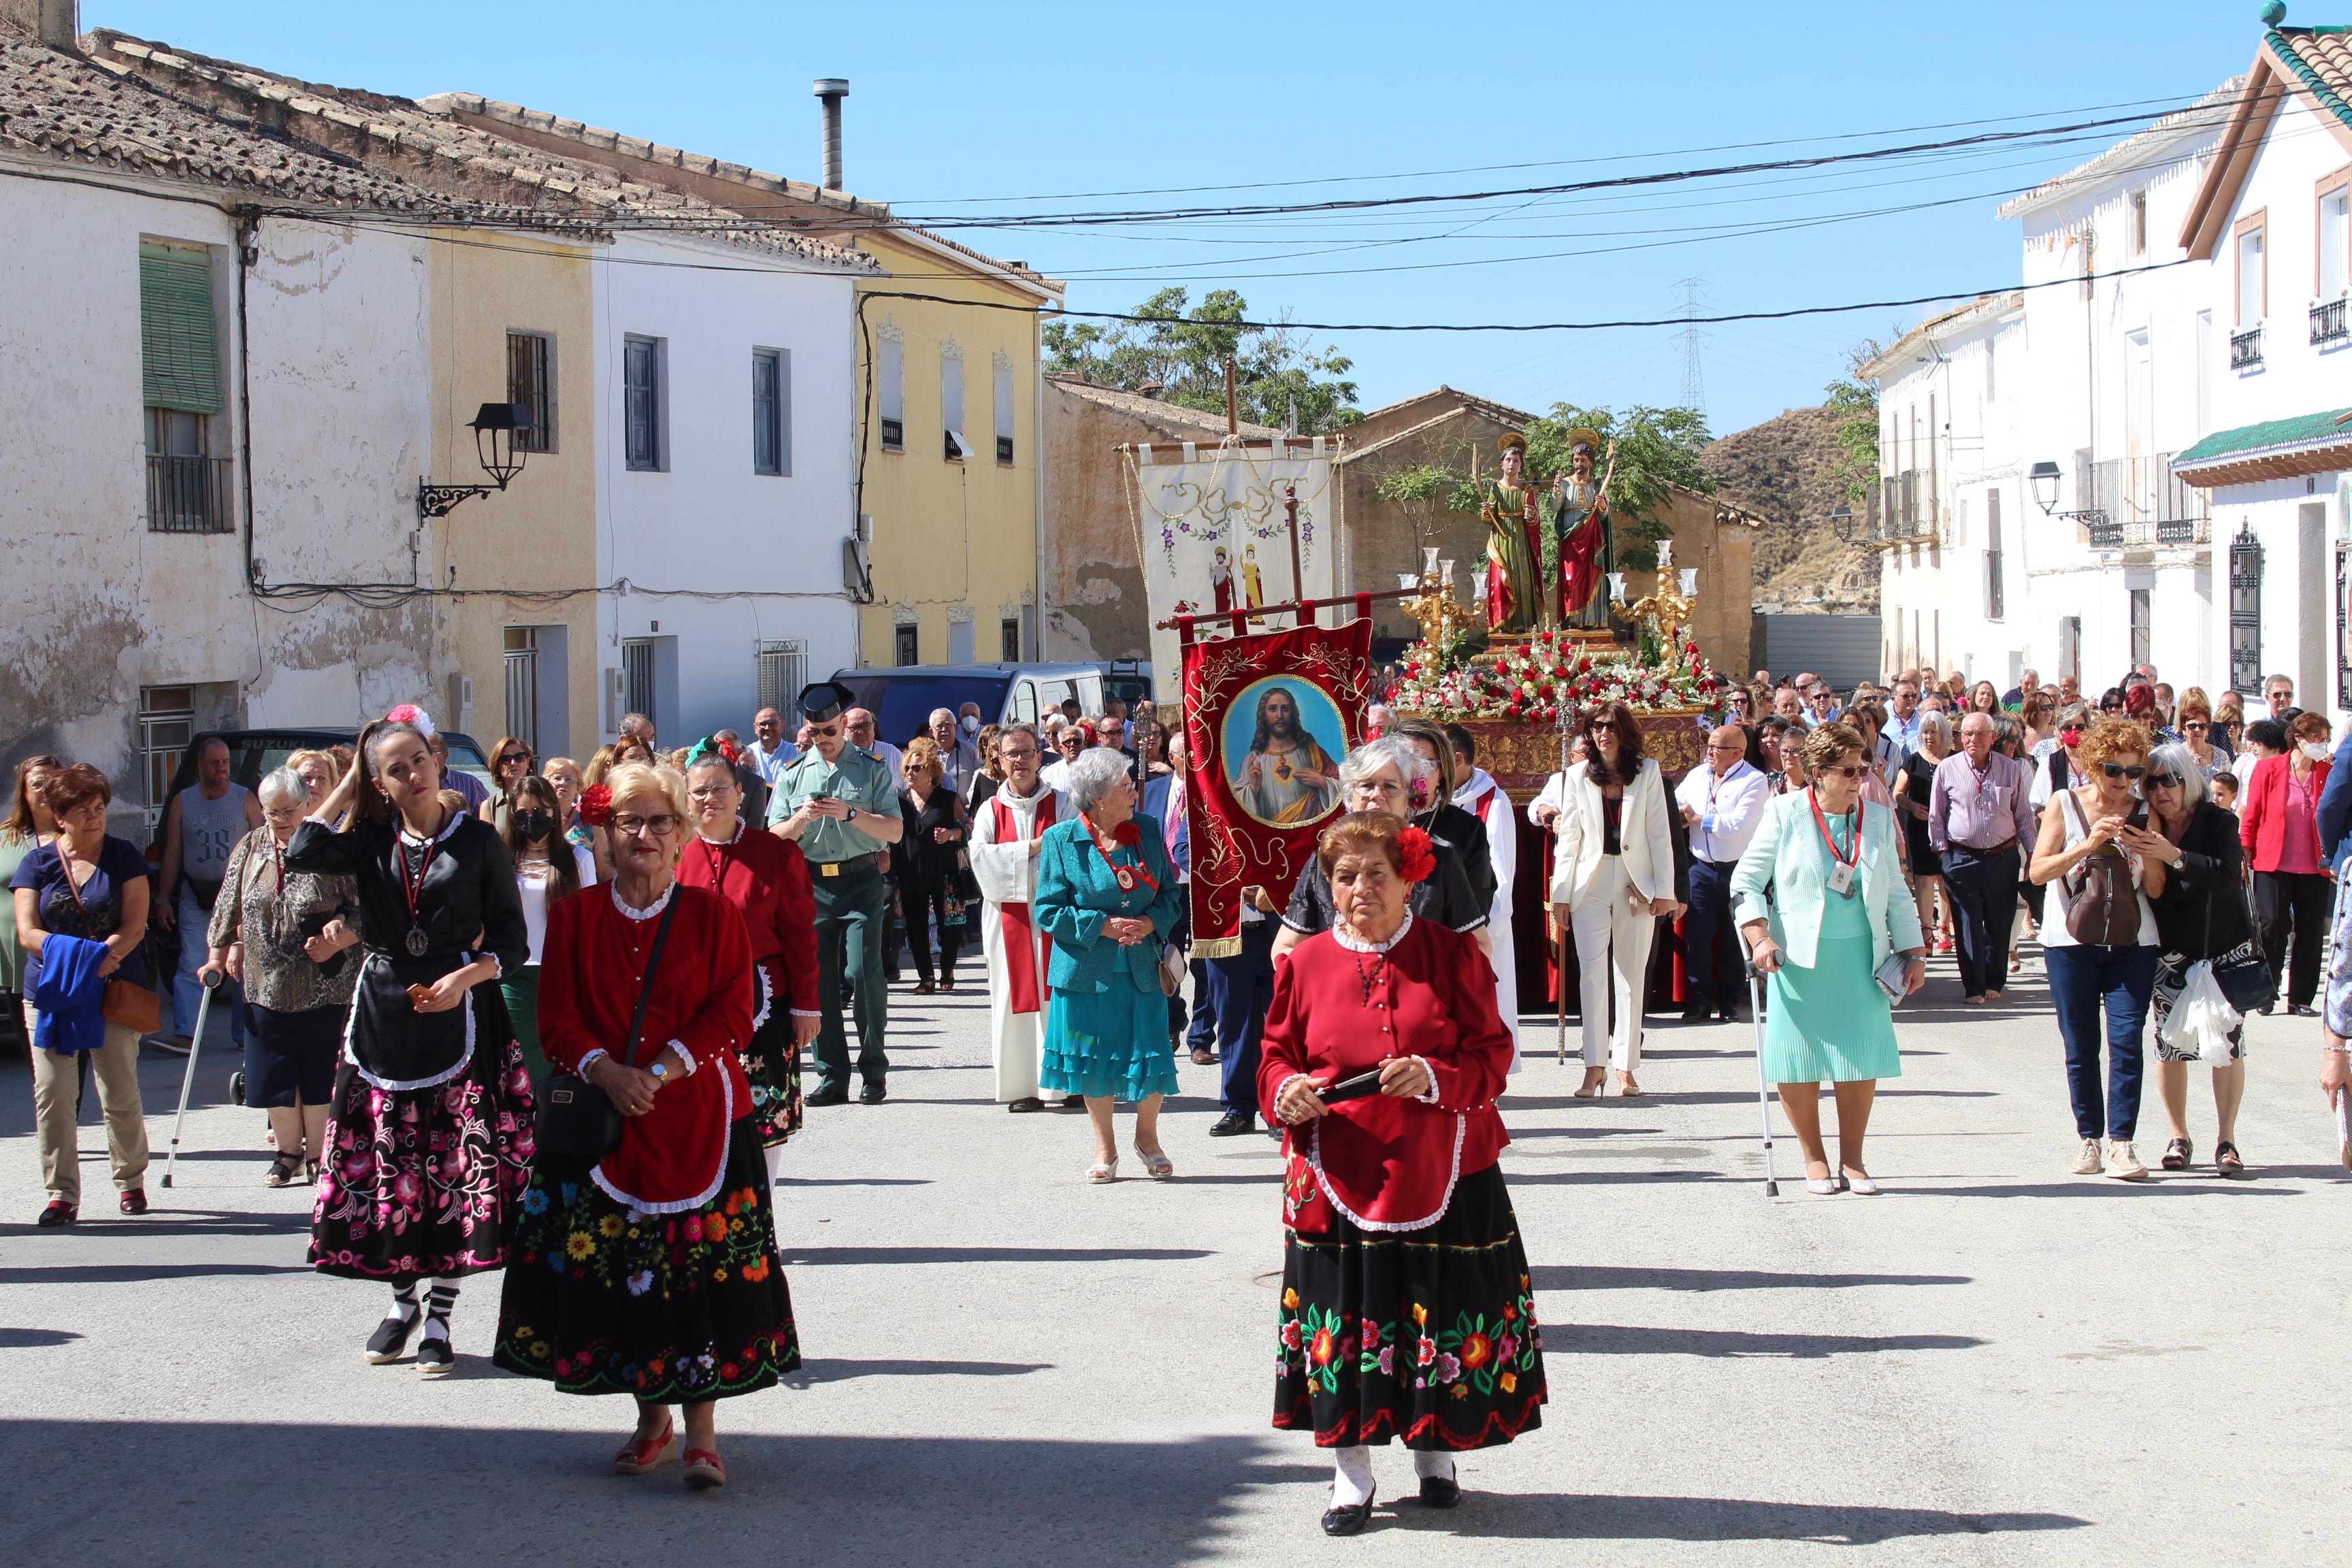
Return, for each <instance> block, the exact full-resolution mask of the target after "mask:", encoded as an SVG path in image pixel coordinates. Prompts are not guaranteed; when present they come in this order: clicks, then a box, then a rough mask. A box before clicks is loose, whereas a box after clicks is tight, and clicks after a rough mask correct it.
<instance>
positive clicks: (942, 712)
mask: <svg viewBox="0 0 2352 1568" xmlns="http://www.w3.org/2000/svg"><path fill="white" fill-rule="evenodd" d="M941 719H944V720H946V721H948V722H949V723H950V724H952V723H954V722H955V721H956V716H955V715H954V714H952V713H950V712H949V711H948V710H946V709H944V708H934V709H932V710H931V716H930V717H929V719H926V720H924V721H923V722H924V723H926V724H931V723H937V722H938V721H940V720H941Z"/></svg>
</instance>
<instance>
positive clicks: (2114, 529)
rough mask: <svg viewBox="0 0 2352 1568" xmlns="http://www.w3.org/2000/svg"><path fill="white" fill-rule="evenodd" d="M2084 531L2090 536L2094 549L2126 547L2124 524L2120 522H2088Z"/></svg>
mask: <svg viewBox="0 0 2352 1568" xmlns="http://www.w3.org/2000/svg"><path fill="white" fill-rule="evenodd" d="M2083 531H2084V533H2085V534H2086V535H2088V536H2089V540H2090V545H2091V548H2092V549H2094V550H2121V549H2122V548H2123V547H2124V533H2125V528H2124V525H2123V524H2122V523H2120V522H2116V521H2107V522H2086V523H2084V525H2083Z"/></svg>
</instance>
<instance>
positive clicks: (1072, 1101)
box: [1045, 1094, 1087, 1110]
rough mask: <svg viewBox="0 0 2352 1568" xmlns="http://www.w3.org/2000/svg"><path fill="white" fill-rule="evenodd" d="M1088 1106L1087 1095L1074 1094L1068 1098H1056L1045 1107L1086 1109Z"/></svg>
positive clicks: (1052, 1108)
mask: <svg viewBox="0 0 2352 1568" xmlns="http://www.w3.org/2000/svg"><path fill="white" fill-rule="evenodd" d="M1086 1108H1087V1101H1086V1097H1085V1096H1084V1095H1077V1094H1073V1095H1070V1096H1068V1097H1067V1098H1066V1099H1063V1100H1055V1102H1054V1103H1053V1104H1051V1105H1049V1106H1047V1107H1046V1108H1045V1109H1046V1110H1085V1109H1086Z"/></svg>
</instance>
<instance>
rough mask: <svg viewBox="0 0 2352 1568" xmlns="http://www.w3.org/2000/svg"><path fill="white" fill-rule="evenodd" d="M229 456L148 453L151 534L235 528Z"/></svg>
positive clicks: (226, 530)
mask: <svg viewBox="0 0 2352 1568" xmlns="http://www.w3.org/2000/svg"><path fill="white" fill-rule="evenodd" d="M233 466H234V465H233V464H232V462H231V460H230V459H229V458H167V457H163V456H162V455H161V454H159V453H154V452H150V453H149V454H147V528H148V531H150V532H152V533H228V532H232V531H235V529H236V506H235V504H234V503H233V500H232V497H233V496H234V495H235V493H236V492H235V490H234V489H233V488H232V485H231V473H230V470H231V468H232V467H233Z"/></svg>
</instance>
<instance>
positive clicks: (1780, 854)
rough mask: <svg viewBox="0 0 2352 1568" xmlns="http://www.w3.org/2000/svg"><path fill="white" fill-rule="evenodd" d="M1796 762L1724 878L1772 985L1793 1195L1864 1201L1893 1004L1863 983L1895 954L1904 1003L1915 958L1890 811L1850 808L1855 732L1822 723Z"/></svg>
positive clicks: (1898, 1071) (1857, 748) (1771, 1042)
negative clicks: (1828, 1115)
mask: <svg viewBox="0 0 2352 1568" xmlns="http://www.w3.org/2000/svg"><path fill="white" fill-rule="evenodd" d="M1804 758H1805V773H1806V775H1807V776H1808V777H1809V778H1811V781H1812V783H1811V784H1810V785H1809V786H1808V787H1806V788H1804V789H1801V790H1799V791H1797V792H1796V793H1795V794H1793V795H1781V796H1780V797H1779V798H1778V799H1776V800H1774V801H1773V802H1772V803H1771V804H1770V805H1768V806H1767V807H1765V810H1764V821H1763V823H1762V825H1761V826H1759V827H1758V828H1757V830H1756V837H1754V838H1752V839H1750V840H1748V852H1747V853H1746V854H1745V855H1742V856H1741V857H1740V858H1739V868H1738V870H1737V871H1734V872H1733V873H1732V874H1731V900H1732V914H1733V918H1734V919H1735V920H1737V921H1738V922H1739V931H1740V935H1741V936H1742V937H1743V938H1744V939H1745V940H1746V941H1747V943H1748V959H1749V961H1750V962H1751V963H1754V964H1755V966H1756V968H1757V970H1758V971H1759V973H1764V974H1769V975H1770V976H1771V977H1772V979H1771V985H1772V1003H1771V1007H1770V1010H1769V1013H1768V1014H1767V1016H1766V1020H1765V1025H1764V1045H1763V1051H1764V1073H1765V1076H1766V1077H1768V1078H1769V1079H1771V1080H1772V1081H1773V1082H1775V1083H1777V1084H1779V1085H1780V1109H1781V1110H1783V1111H1785V1112H1786V1113H1787V1115H1788V1118H1789V1125H1790V1127H1791V1128H1793V1129H1795V1131H1796V1134H1797V1142H1799V1143H1800V1144H1801V1145H1802V1146H1803V1148H1804V1151H1805V1185H1806V1187H1807V1189H1808V1190H1809V1191H1811V1192H1816V1193H1839V1192H1853V1193H1859V1194H1865V1195H1866V1194H1874V1193H1876V1192H1877V1191H1878V1184H1877V1183H1875V1182H1874V1181H1872V1180H1871V1179H1870V1173H1869V1171H1868V1169H1867V1168H1866V1167H1864V1164H1863V1163H1862V1135H1863V1132H1864V1130H1865V1129H1866V1128H1867V1127H1868V1126H1869V1123H1870V1108H1871V1104H1872V1102H1873V1100H1875V1099H1876V1098H1877V1093H1878V1080H1879V1079H1882V1078H1900V1077H1902V1076H1903V1061H1902V1058H1901V1056H1900V1055H1899V1054H1898V1053H1897V1051H1896V1050H1895V1018H1894V1014H1893V1011H1892V1009H1893V1006H1894V1004H1893V1003H1892V1002H1891V1001H1889V1000H1888V998H1887V994H1886V993H1885V991H1884V990H1882V989H1880V987H1879V985H1878V984H1877V982H1876V980H1875V979H1874V975H1875V974H1876V973H1877V971H1878V968H1879V966H1880V965H1881V964H1883V963H1886V961H1887V959H1888V958H1889V957H1890V956H1892V955H1893V954H1895V953H1897V952H1900V953H1901V954H1902V955H1903V956H1904V957H1905V958H1906V959H1907V960H1908V961H1909V962H1908V963H1906V964H1905V965H1904V966H1903V994H1905V995H1906V996H1907V995H1909V994H1911V993H1912V992H1914V991H1916V990H1918V989H1919V987H1920V986H1922V985H1925V984H1927V943H1926V942H1925V941H1924V940H1923V939H1922V938H1921V936H1920V934H1919V906H1918V905H1917V904H1916V903H1915V902H1913V901H1912V898H1911V889H1909V888H1907V887H1906V886H1905V885H1904V882H1903V869H1902V866H1901V864H1900V863H1899V861H1898V860H1897V858H1896V856H1895V847H1896V844H1897V841H1898V840H1897V835H1898V834H1899V833H1900V831H1901V829H1900V828H1898V827H1897V826H1896V825H1895V814H1894V813H1893V812H1891V811H1889V810H1888V809H1887V808H1886V807H1885V806H1883V805H1877V804H1875V803H1874V802H1871V801H1866V800H1864V799H1863V798H1862V781H1863V777H1864V774H1865V773H1868V772H1869V770H1870V766H1871V758H1870V756H1869V754H1868V752H1865V751H1864V744H1863V738H1862V733H1861V731H1857V730H1855V729H1853V728H1852V727H1851V726H1849V725H1845V724H1823V725H1822V726H1821V727H1820V728H1819V729H1816V730H1815V731H1812V733H1811V734H1809V735H1807V736H1806V737H1805V753H1804ZM1768 891H1769V895H1770V897H1769V900H1768V899H1767V897H1766V895H1767V893H1768ZM1825 1079H1826V1080H1827V1081H1829V1082H1830V1083H1832V1085H1834V1086H1835V1089H1836V1094H1837V1107H1838V1164H1839V1169H1838V1170H1835V1171H1832V1170H1831V1169H1830V1162H1829V1152H1828V1151H1827V1150H1826V1149H1825V1148H1824V1147H1823V1146H1822V1090H1821V1086H1822V1082H1823V1080H1825Z"/></svg>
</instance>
